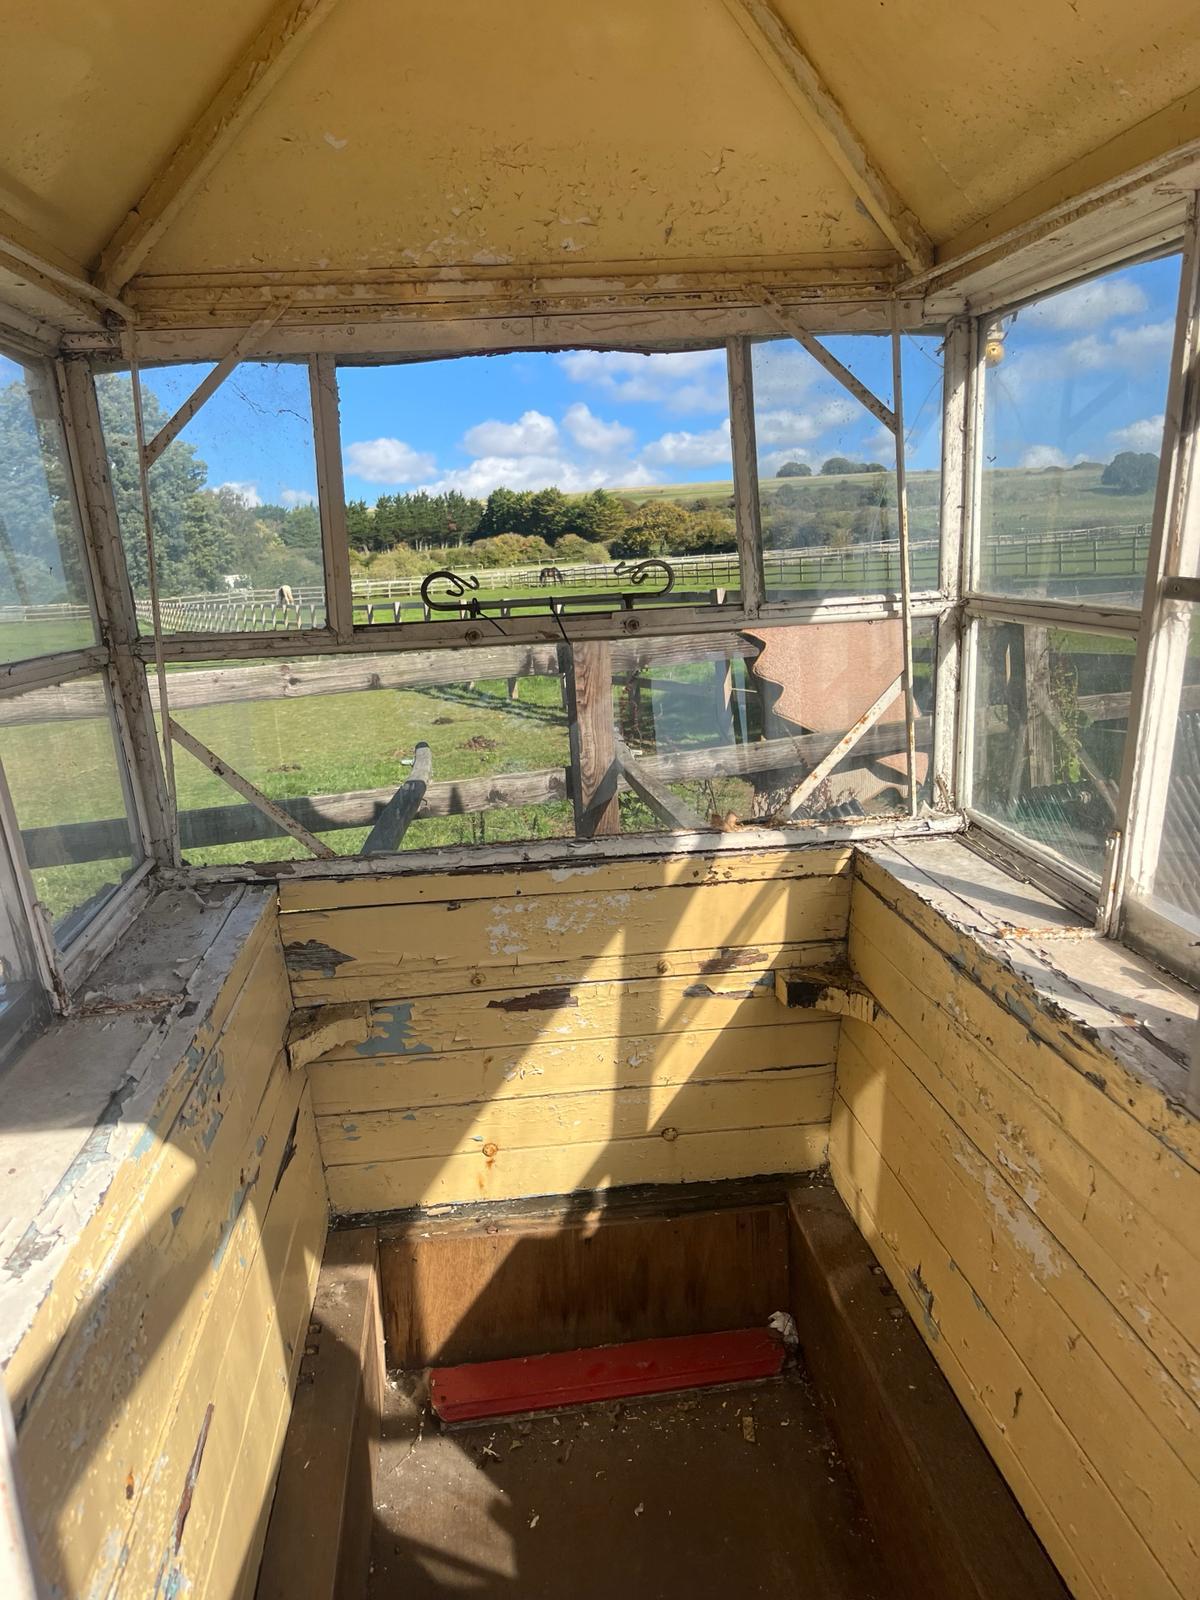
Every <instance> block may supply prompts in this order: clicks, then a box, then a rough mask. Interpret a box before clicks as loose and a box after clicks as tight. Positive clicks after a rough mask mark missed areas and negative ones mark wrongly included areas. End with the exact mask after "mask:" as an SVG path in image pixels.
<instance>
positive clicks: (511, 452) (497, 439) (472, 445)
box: [462, 411, 558, 456]
mask: <svg viewBox="0 0 1200 1600" xmlns="http://www.w3.org/2000/svg"><path fill="white" fill-rule="evenodd" d="M462 442H463V447H464V448H465V449H466V450H467V452H468V453H469V454H470V455H473V456H537V455H545V454H546V453H547V452H548V451H552V450H554V449H555V448H556V447H557V445H558V428H557V427H556V425H555V423H554V420H553V418H551V417H547V416H545V415H544V414H543V413H542V412H540V411H526V412H524V413H523V414H522V416H521V418H520V420H519V421H517V422H497V421H495V420H489V421H487V422H477V423H476V424H475V426H474V427H473V428H468V429H467V431H466V433H464V434H463V441H462Z"/></svg>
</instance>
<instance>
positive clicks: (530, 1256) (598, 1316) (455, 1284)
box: [380, 1201, 787, 1367]
mask: <svg viewBox="0 0 1200 1600" xmlns="http://www.w3.org/2000/svg"><path fill="white" fill-rule="evenodd" d="M380 1280H381V1290H382V1295H383V1309H384V1322H385V1333H386V1339H387V1347H388V1359H389V1362H390V1364H392V1365H394V1366H403V1367H424V1366H428V1365H430V1364H431V1363H432V1362H434V1361H438V1362H442V1363H446V1362H459V1361H489V1360H495V1359H500V1358H503V1357H505V1356H517V1355H524V1354H529V1353H531V1352H538V1351H551V1350H577V1349H590V1348H592V1347H594V1346H596V1345H602V1344H617V1343H621V1342H623V1341H626V1340H631V1339H646V1338H660V1337H667V1336H670V1335H674V1334H685V1333H710V1332H716V1331H719V1330H722V1329H728V1328H746V1327H759V1326H762V1325H764V1324H765V1323H766V1320H767V1318H768V1317H769V1316H770V1314H771V1313H772V1312H773V1311H778V1310H780V1309H782V1308H783V1307H784V1305H785V1302H786V1297H787V1240H786V1226H785V1216H784V1209H783V1206H782V1203H780V1202H778V1201H777V1202H774V1203H769V1204H761V1205H752V1206H744V1205H739V1206H736V1207H735V1206H731V1207H729V1208H728V1209H725V1210H708V1211H695V1212H691V1213H689V1214H686V1215H679V1216H671V1215H664V1214H662V1212H661V1210H659V1211H657V1212H656V1210H655V1206H654V1204H653V1203H650V1202H643V1203H642V1204H641V1205H640V1206H637V1207H634V1208H632V1214H630V1215H620V1214H618V1215H616V1216H615V1217H613V1216H609V1215H607V1214H606V1213H604V1212H600V1213H598V1214H592V1215H590V1216H588V1217H587V1218H586V1219H578V1220H576V1219H573V1218H571V1217H570V1216H565V1217H562V1218H559V1219H554V1220H540V1221H539V1219H537V1218H529V1217H524V1218H521V1219H517V1220H514V1221H513V1222H511V1223H509V1224H507V1225H506V1224H505V1223H504V1222H503V1221H499V1220H498V1221H496V1222H492V1223H489V1224H487V1225H486V1226H485V1225H484V1224H482V1223H480V1224H479V1225H477V1227H476V1228H475V1229H473V1230H471V1229H445V1228H440V1227H439V1226H438V1225H437V1224H436V1223H435V1224H433V1225H432V1226H418V1225H414V1226H412V1227H410V1228H408V1229H406V1230H404V1231H402V1232H397V1233H394V1234H390V1235H389V1234H388V1233H386V1232H385V1233H384V1235H383V1237H382V1239H381V1248H380Z"/></svg>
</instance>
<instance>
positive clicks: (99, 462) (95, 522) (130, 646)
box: [62, 356, 178, 866]
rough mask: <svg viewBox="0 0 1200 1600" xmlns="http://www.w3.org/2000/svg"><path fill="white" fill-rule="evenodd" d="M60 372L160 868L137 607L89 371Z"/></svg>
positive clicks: (134, 764) (70, 368)
mask: <svg viewBox="0 0 1200 1600" xmlns="http://www.w3.org/2000/svg"><path fill="white" fill-rule="evenodd" d="M62 375H63V376H62V388H63V396H64V415H65V418H66V422H67V440H68V444H69V447H70V458H71V462H72V468H73V473H74V479H75V485H76V493H77V498H78V501H79V507H80V514H81V516H82V519H83V528H84V539H85V543H86V544H87V546H88V549H89V552H90V556H91V560H92V562H93V564H94V570H95V573H96V582H97V587H98V589H99V591H100V593H101V595H102V596H103V604H104V611H105V618H106V632H107V638H108V645H109V648H110V651H111V661H110V673H111V679H112V689H113V695H114V699H115V701H116V704H117V707H118V718H117V721H118V727H119V729H120V731H121V733H122V736H123V742H124V744H125V748H126V752H127V757H128V761H129V766H130V771H131V775H132V777H133V780H134V787H135V789H136V793H137V799H138V805H137V807H136V814H137V816H138V820H139V822H140V824H141V827H142V834H143V847H144V849H145V851H146V853H147V854H148V855H149V856H150V857H151V858H152V859H153V860H155V861H156V862H158V863H159V864H160V865H164V866H169V865H172V864H176V865H177V864H178V857H177V855H176V853H175V850H174V840H173V837H172V829H171V827H170V823H169V820H168V819H169V808H168V806H167V793H166V784H165V778H164V775H163V768H162V759H161V756H160V754H159V746H158V735H157V731H156V729H155V724H154V709H153V704H152V702H151V698H150V688H149V684H148V682H147V678H146V669H145V667H144V666H143V664H142V662H141V661H140V660H139V659H138V657H137V655H136V654H135V652H134V646H135V644H136V641H137V637H138V621H137V609H136V606H135V603H134V598H133V589H132V587H131V585H130V582H129V573H128V570H127V567H126V563H125V547H124V545H123V544H122V542H121V529H120V523H119V522H118V519H117V508H116V502H115V500H114V498H113V489H112V480H111V476H110V473H109V466H108V453H107V450H106V449H105V444H104V434H103V429H102V426H101V422H100V411H99V407H98V405H97V401H96V390H95V385H94V382H93V377H92V372H91V368H90V366H89V364H88V362H87V360H86V359H85V358H83V357H78V356H72V357H68V358H67V359H66V360H64V361H63V363H62Z"/></svg>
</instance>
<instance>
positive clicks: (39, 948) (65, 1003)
mask: <svg viewBox="0 0 1200 1600" xmlns="http://www.w3.org/2000/svg"><path fill="white" fill-rule="evenodd" d="M0 354H3V355H5V356H7V357H8V358H9V359H10V360H13V361H15V362H17V363H19V364H20V365H21V366H22V367H25V368H28V367H30V366H31V365H35V364H38V365H40V366H42V367H43V368H44V372H45V379H46V383H47V394H48V397H49V398H50V400H51V401H52V403H53V408H54V423H55V429H56V435H57V440H58V446H59V449H60V450H61V453H62V462H63V468H64V472H65V476H66V489H67V496H68V499H69V501H70V506H71V517H72V521H73V524H74V527H75V530H76V536H77V538H78V540H79V544H80V548H81V551H82V555H83V567H82V570H83V575H84V587H85V590H86V595H87V603H88V607H89V610H90V613H91V615H92V618H93V626H94V630H95V633H96V642H95V643H94V644H91V645H86V646H82V647H80V648H76V649H72V650H57V651H48V652H46V653H45V654H43V655H35V656H26V657H22V658H21V659H19V660H17V661H13V662H8V663H5V664H3V665H0V698H2V699H12V698H15V697H17V696H18V695H20V694H23V693H25V692H26V691H27V690H30V689H37V688H53V687H56V686H58V685H60V684H67V683H71V682H73V681H75V680H76V679H80V678H88V677H98V678H99V680H100V682H101V685H102V688H103V691H104V694H105V698H106V701H107V706H108V716H109V724H110V728H111V731H112V735H113V750H114V755H115V758H116V762H117V769H118V775H119V777H120V781H121V788H122V793H123V795H124V798H125V814H126V818H127V820H128V822H129V828H130V839H131V843H132V846H133V849H134V852H135V858H136V859H135V862H134V865H133V867H132V869H131V871H130V873H129V874H128V876H127V877H126V878H125V880H124V882H123V883H121V884H120V885H119V886H118V887H117V888H116V889H115V890H114V891H113V893H112V894H111V895H109V896H108V897H107V898H106V899H105V900H104V901H103V903H102V904H101V905H99V906H98V907H97V908H96V909H95V911H94V912H93V914H92V915H91V916H90V917H88V918H87V919H86V920H84V921H82V922H81V923H80V924H79V926H78V927H76V928H74V929H73V930H72V932H71V934H70V936H69V937H68V938H67V939H65V940H64V941H63V942H62V943H61V944H60V943H59V941H58V939H57V938H56V937H55V935H54V932H53V930H52V929H51V928H50V927H49V925H48V923H47V920H46V918H45V916H44V915H43V914H42V913H41V912H40V910H39V904H38V898H37V892H36V889H35V887H34V882H33V875H32V873H31V871H30V867H29V862H28V860H27V858H26V855H25V849H24V845H23V842H22V838H21V830H20V827H19V824H18V821H17V817H16V813H15V810H14V808H13V804H12V800H11V796H10V794H9V791H8V785H7V781H6V780H5V778H4V774H3V769H2V766H0V841H2V844H0V889H2V890H4V891H5V892H6V893H7V895H9V896H11V897H12V898H11V899H10V902H9V903H10V905H11V906H12V909H13V911H14V912H16V913H19V916H20V920H21V923H22V929H23V933H24V936H25V937H24V941H23V944H24V949H25V952H26V954H27V958H28V962H29V969H30V970H29V972H28V974H27V981H28V982H30V983H32V984H34V985H35V986H36V987H37V988H38V989H40V991H41V993H42V994H43V995H44V996H45V997H46V999H47V1000H48V1002H49V1004H50V1006H51V1007H52V1008H53V1009H55V1010H58V1011H65V1010H67V1009H69V1008H70V1005H71V998H72V994H73V993H74V991H76V990H77V989H78V988H79V987H80V985H81V984H82V983H83V982H84V980H85V979H86V978H87V976H88V974H89V973H90V972H91V970H92V969H93V968H94V966H95V965H96V963H97V962H98V961H99V960H100V959H102V957H103V956H104V954H105V953H106V952H107V951H108V950H109V949H110V948H111V946H112V944H113V942H114V941H115V940H116V939H117V938H119V937H120V934H121V933H122V932H123V930H124V929H125V928H126V927H127V926H128V925H129V923H130V922H131V921H132V919H133V917H134V916H135V915H136V913H137V911H138V909H139V908H140V907H141V905H142V904H143V902H144V901H145V899H146V897H147V895H148V894H149V889H150V876H151V873H152V871H153V868H154V866H155V858H154V850H153V848H152V843H151V838H150V814H149V809H148V806H147V803H146V798H145V795H144V793H143V788H142V785H141V784H140V783H139V782H138V781H137V780H136V777H135V762H134V751H133V739H132V730H131V726H130V717H129V708H128V705H127V702H126V697H125V695H124V694H123V693H122V685H121V682H120V675H119V673H118V671H117V669H116V662H115V659H114V649H113V631H114V630H113V626H112V617H111V610H110V602H111V600H112V597H113V586H112V584H111V583H109V582H106V581H105V575H104V573H103V570H102V564H101V562H100V561H99V559H98V549H97V541H96V539H95V537H94V531H93V528H92V526H91V524H90V521H89V518H88V515H87V500H86V497H85V495H84V493H83V492H82V464H81V460H80V451H79V446H78V436H77V430H76V418H75V417H74V416H73V413H72V408H71V405H70V403H69V396H68V390H67V382H66V370H65V367H64V364H63V361H62V360H61V359H59V358H54V357H51V356H49V355H45V354H43V355H41V356H34V355H32V354H30V353H29V352H28V351H25V350H22V349H20V347H19V346H14V345H9V344H7V343H5V342H3V341H0ZM19 942H22V941H19ZM41 1010H42V1007H41V1004H40V1002H38V1003H36V1004H34V1005H33V1006H32V1011H33V1013H34V1014H35V1015H39V1014H40V1013H41ZM17 1026H18V1028H19V1031H20V1032H21V1033H22V1034H23V1033H24V1031H25V1030H26V1028H27V1027H28V1026H29V1020H28V1018H26V1017H23V1016H22V1017H21V1018H20V1019H19V1021H18V1023H17ZM10 1033H11V1028H10V1027H9V1025H8V1019H7V1018H6V1019H4V1020H3V1021H0V1054H2V1053H3V1052H5V1051H6V1050H7V1049H10V1048H11V1047H12V1042H13V1041H12V1039H11V1037H10Z"/></svg>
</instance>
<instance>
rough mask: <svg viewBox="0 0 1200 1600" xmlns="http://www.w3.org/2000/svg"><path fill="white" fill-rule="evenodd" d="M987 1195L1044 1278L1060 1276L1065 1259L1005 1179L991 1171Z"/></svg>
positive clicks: (998, 1218) (1003, 1221)
mask: <svg viewBox="0 0 1200 1600" xmlns="http://www.w3.org/2000/svg"><path fill="white" fill-rule="evenodd" d="M983 1188H984V1193H985V1194H986V1196H987V1200H988V1204H989V1205H990V1206H991V1208H992V1212H993V1214H994V1216H995V1217H996V1220H997V1221H998V1222H999V1223H1000V1225H1001V1227H1002V1228H1003V1229H1004V1231H1005V1233H1007V1234H1008V1236H1009V1238H1010V1239H1011V1240H1012V1242H1013V1243H1014V1244H1015V1245H1016V1247H1017V1249H1018V1250H1020V1251H1021V1252H1022V1254H1023V1255H1026V1256H1028V1258H1029V1260H1030V1261H1031V1262H1032V1263H1033V1265H1034V1267H1035V1268H1036V1269H1037V1270H1038V1273H1039V1274H1040V1275H1041V1276H1042V1277H1048V1278H1057V1277H1060V1276H1061V1274H1062V1270H1063V1264H1062V1259H1061V1257H1060V1256H1059V1254H1058V1252H1057V1251H1056V1250H1055V1248H1054V1246H1053V1245H1052V1243H1051V1242H1050V1236H1049V1234H1048V1233H1047V1232H1046V1231H1045V1229H1044V1228H1043V1227H1042V1226H1041V1225H1040V1224H1039V1223H1038V1222H1037V1220H1036V1219H1035V1218H1034V1217H1032V1216H1031V1215H1030V1214H1029V1212H1028V1210H1027V1209H1026V1208H1025V1206H1023V1205H1021V1204H1020V1203H1019V1202H1018V1201H1017V1199H1016V1197H1015V1195H1014V1194H1013V1193H1012V1191H1011V1189H1009V1187H1008V1185H1007V1184H1006V1183H1005V1182H1004V1180H1003V1179H1002V1178H1001V1177H1000V1176H999V1175H998V1174H997V1173H996V1172H994V1171H992V1170H991V1169H990V1168H989V1170H988V1173H987V1176H986V1178H985V1180H984V1185H983Z"/></svg>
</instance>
